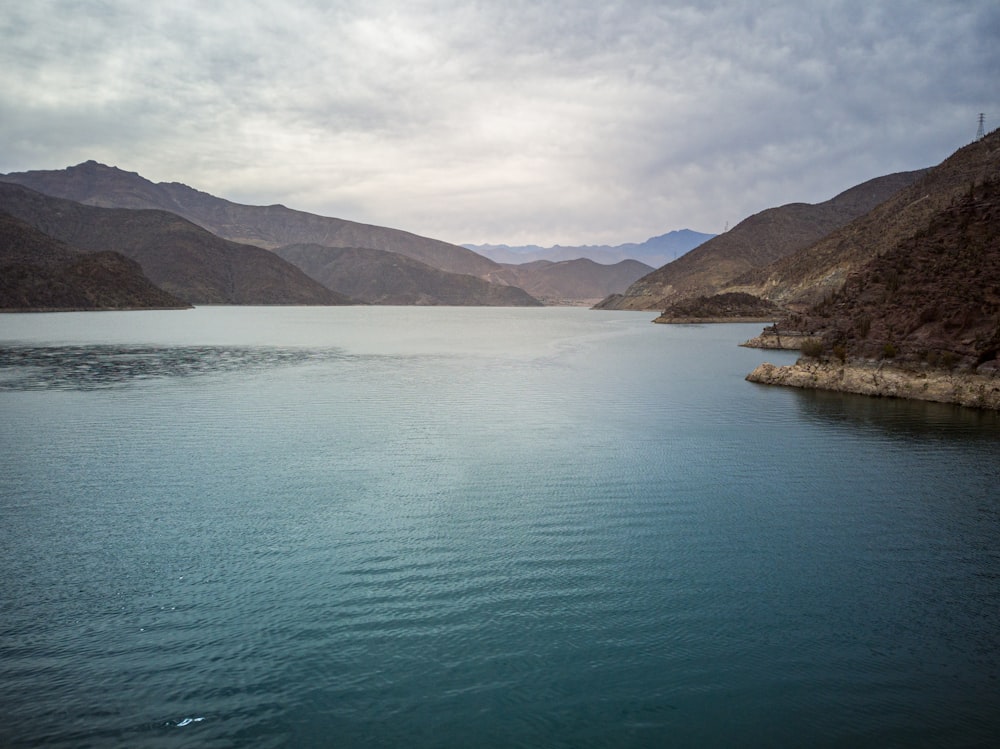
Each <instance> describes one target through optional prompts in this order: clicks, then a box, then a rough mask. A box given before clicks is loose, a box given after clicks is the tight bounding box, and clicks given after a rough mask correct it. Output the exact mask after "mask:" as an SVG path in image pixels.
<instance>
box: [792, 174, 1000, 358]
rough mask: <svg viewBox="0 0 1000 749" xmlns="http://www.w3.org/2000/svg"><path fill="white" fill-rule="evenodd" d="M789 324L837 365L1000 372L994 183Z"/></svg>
mask: <svg viewBox="0 0 1000 749" xmlns="http://www.w3.org/2000/svg"><path fill="white" fill-rule="evenodd" d="M785 324H786V325H788V326H790V327H798V328H800V329H801V328H804V329H808V330H814V331H818V332H817V335H818V337H820V338H821V340H822V342H823V349H824V350H825V351H826V352H827V353H830V352H833V351H834V350H836V354H837V356H838V357H839V358H845V357H849V358H852V359H853V358H862V359H893V360H895V361H896V362H900V361H908V362H925V363H927V364H930V365H933V366H945V367H947V368H951V367H953V366H959V367H963V368H967V367H977V368H981V369H984V370H987V369H991V370H994V371H995V370H1000V360H998V357H1000V179H992V180H988V181H985V182H981V183H978V184H976V185H974V186H967V187H966V193H965V195H964V196H962V197H960V198H959V199H957V200H956V202H955V204H954V205H951V206H949V207H947V208H945V209H943V210H941V211H938V212H937V213H935V214H934V215H933V216H932V217H931V218H930V220H929V221H928V222H926V223H925V224H924V226H923V227H921V228H920V229H919V230H918V231H916V232H915V233H914V234H913V235H911V236H910V237H908V238H906V239H904V240H903V241H901V242H899V243H897V244H896V245H895V246H894V247H891V248H890V249H888V250H886V251H885V252H883V253H882V254H880V255H878V256H877V257H875V258H873V259H871V260H869V261H868V262H867V263H866V264H864V265H863V266H862V267H861V268H859V269H857V270H856V271H854V272H853V273H851V274H850V275H849V276H848V278H847V280H846V282H845V284H844V286H843V288H841V289H840V290H839V291H837V292H836V293H834V294H833V295H832V296H831V297H829V298H828V299H827V300H826V301H824V302H822V303H820V304H819V305H817V306H816V307H814V308H813V309H812V310H810V311H809V312H808V313H806V314H804V315H802V316H799V317H798V318H797V319H794V320H792V321H789V322H786V323H785ZM811 353H818V351H817V350H813V351H812V352H811Z"/></svg>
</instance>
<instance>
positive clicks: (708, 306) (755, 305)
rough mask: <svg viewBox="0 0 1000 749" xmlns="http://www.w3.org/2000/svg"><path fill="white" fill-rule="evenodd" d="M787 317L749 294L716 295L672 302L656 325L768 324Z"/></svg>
mask: <svg viewBox="0 0 1000 749" xmlns="http://www.w3.org/2000/svg"><path fill="white" fill-rule="evenodd" d="M784 314H785V311H784V310H783V309H781V307H779V306H778V305H776V304H772V303H771V302H768V301H766V300H764V299H761V298H759V297H755V296H752V295H750V294H740V293H735V294H713V295H712V296H699V297H694V298H693V299H692V298H686V299H679V300H677V301H676V302H671V303H670V304H668V305H667V307H666V309H664V310H663V312H662V313H661V314H660V316H659V317H657V318H656V319H655V320H653V322H657V323H693V322H768V321H771V320H777V319H779V318H781V317H783V316H784Z"/></svg>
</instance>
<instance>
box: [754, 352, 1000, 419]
mask: <svg viewBox="0 0 1000 749" xmlns="http://www.w3.org/2000/svg"><path fill="white" fill-rule="evenodd" d="M746 379H747V380H748V381H749V382H757V383H760V384H764V385H784V386H786V387H797V388H809V389H813V390H832V391H835V392H840V393H856V394H858V395H871V396H881V397H888V398H910V399H913V400H924V401H935V402H938V403H955V404H958V405H962V406H970V407H972V408H987V409H993V410H1000V374H998V373H997V372H996V371H986V372H964V371H963V372H953V371H948V370H944V369H939V368H937V369H936V368H931V367H921V368H904V367H900V366H896V365H893V364H887V363H885V362H874V361H853V362H852V361H848V362H846V363H841V362H831V361H820V360H818V359H808V358H803V359H799V361H797V362H796V363H795V364H792V365H789V366H777V365H774V364H770V363H767V362H765V363H764V364H761V365H760V366H758V367H757V368H756V369H755V370H754V371H753V372H751V373H750V374H749V375H747V378H746Z"/></svg>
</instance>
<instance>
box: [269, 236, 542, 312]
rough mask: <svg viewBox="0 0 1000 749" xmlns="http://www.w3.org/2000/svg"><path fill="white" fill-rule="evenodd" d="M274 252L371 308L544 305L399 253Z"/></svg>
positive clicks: (310, 247) (300, 248)
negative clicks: (417, 305) (377, 305)
mask: <svg viewBox="0 0 1000 749" xmlns="http://www.w3.org/2000/svg"><path fill="white" fill-rule="evenodd" d="M274 253H275V254H276V255H278V256H280V257H282V258H284V259H285V260H287V261H288V262H290V263H292V264H293V265H295V266H297V267H299V268H301V269H302V270H303V271H304V272H305V273H306V274H307V275H309V276H310V277H311V278H313V279H315V280H316V281H319V282H320V283H322V284H323V285H324V286H326V287H327V288H330V289H336V290H337V291H339V292H341V293H343V294H347V295H348V296H351V297H353V298H355V299H359V300H361V301H364V302H368V303H371V304H420V305H430V304H442V305H477V304H478V305H490V306H498V307H510V306H520V307H529V306H539V305H540V304H541V302H539V301H538V300H537V299H534V298H533V297H531V296H530V295H529V294H528V293H527V292H525V291H524V290H522V289H520V288H516V287H515V286H502V285H498V284H491V283H488V282H486V281H484V280H483V279H481V278H476V277H475V276H470V275H463V274H458V273H447V272H445V271H442V270H439V269H437V268H432V267H431V266H429V265H426V264H424V263H421V262H420V261H418V260H414V259H413V258H410V257H407V256H405V255H401V254H399V253H396V252H386V251H383V250H373V249H369V248H366V247H361V248H359V247H324V246H322V245H317V244H296V245H286V246H284V247H278V248H276V249H275V250H274Z"/></svg>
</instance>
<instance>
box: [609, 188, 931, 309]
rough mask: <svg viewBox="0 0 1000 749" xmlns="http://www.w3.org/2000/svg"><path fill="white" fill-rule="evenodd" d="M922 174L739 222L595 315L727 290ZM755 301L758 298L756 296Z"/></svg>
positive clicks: (656, 306) (658, 306)
mask: <svg viewBox="0 0 1000 749" xmlns="http://www.w3.org/2000/svg"><path fill="white" fill-rule="evenodd" d="M925 173H926V170H919V171H915V172H901V173H898V174H890V175H887V176H885V177H878V178H876V179H873V180H869V181H868V182H865V183H863V184H860V185H857V186H856V187H852V188H851V189H849V190H846V191H844V192H842V193H840V194H839V195H837V196H836V197H834V198H831V199H830V200H827V201H825V202H823V203H818V204H816V205H811V204H808V203H792V204H789V205H785V206H781V207H780V208H769V209H767V210H766V211H761V212H760V213H757V214H754V215H753V216H750V217H749V218H747V219H745V220H743V221H741V222H740V223H739V224H737V225H736V226H734V227H733V228H732V229H730V230H729V231H728V232H726V233H724V234H720V235H719V236H717V237H715V238H714V239H710V240H709V241H707V242H705V243H704V244H703V245H701V246H699V247H697V248H696V249H694V250H691V251H690V252H689V253H687V254H686V255H684V256H682V257H680V258H678V259H677V260H675V261H674V262H672V263H668V264H667V265H665V266H663V267H662V268H659V269H657V270H656V271H654V272H653V273H650V274H649V275H647V276H644V277H643V278H641V279H639V280H638V281H636V282H635V283H634V284H632V286H630V287H629V288H628V290H627V291H626V292H625V294H624V295H622V296H620V297H612V298H609V299H606V300H604V301H602V302H601V303H600V304H599V305H597V307H598V309H637V310H638V309H648V310H652V309H655V310H662V309H664V308H665V307H666V305H667V304H668V303H670V302H671V301H672V300H676V299H681V298H684V297H697V296H710V295H712V294H715V293H717V292H719V291H723V290H727V291H748V292H749V293H755V292H754V291H753V290H751V289H743V288H739V289H737V288H729V287H730V286H731V285H732V282H733V279H735V278H737V277H739V276H740V275H741V274H744V273H746V272H747V271H749V270H751V269H754V268H760V267H763V266H766V265H768V264H769V263H771V262H773V261H775V260H778V259H779V258H783V257H786V256H788V255H791V254H792V253H794V252H796V251H798V250H800V249H802V248H804V247H807V246H809V245H812V244H813V243H814V242H816V241H817V240H819V239H821V238H822V237H824V236H826V235H828V234H829V233H830V232H832V231H834V230H835V229H837V228H839V227H842V226H844V225H845V224H847V223H848V222H850V221H852V220H853V219H856V218H857V217H858V216H862V215H864V214H865V213H867V212H868V211H870V210H871V209H873V208H874V207H875V206H877V205H879V204H880V203H882V202H883V201H885V200H887V199H889V198H890V197H891V196H892V195H894V194H895V193H897V192H898V191H899V190H901V189H903V188H905V187H906V186H908V185H912V184H913V183H914V182H915V181H917V180H918V179H920V178H921V177H922V176H923V175H924V174H925ZM756 295H757V296H760V294H759V293H756Z"/></svg>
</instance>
